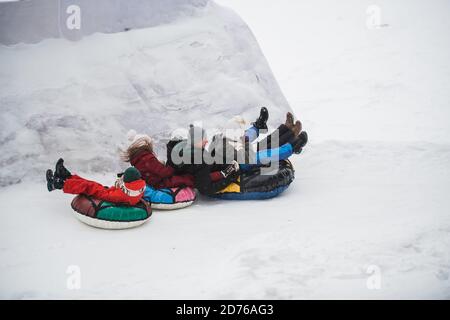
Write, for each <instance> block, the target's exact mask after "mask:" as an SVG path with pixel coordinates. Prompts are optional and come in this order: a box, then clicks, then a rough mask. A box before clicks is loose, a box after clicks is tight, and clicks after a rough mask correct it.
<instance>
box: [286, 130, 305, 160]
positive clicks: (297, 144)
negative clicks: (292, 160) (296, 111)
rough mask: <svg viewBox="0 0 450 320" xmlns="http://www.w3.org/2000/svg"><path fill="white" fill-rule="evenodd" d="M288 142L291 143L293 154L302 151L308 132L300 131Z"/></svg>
mask: <svg viewBox="0 0 450 320" xmlns="http://www.w3.org/2000/svg"><path fill="white" fill-rule="evenodd" d="M289 143H290V144H291V145H292V149H293V151H294V153H295V154H299V153H300V152H302V149H303V147H304V146H305V145H306V143H308V134H307V133H306V131H302V132H301V133H300V134H299V135H298V136H297V137H295V138H292V139H291V141H289Z"/></svg>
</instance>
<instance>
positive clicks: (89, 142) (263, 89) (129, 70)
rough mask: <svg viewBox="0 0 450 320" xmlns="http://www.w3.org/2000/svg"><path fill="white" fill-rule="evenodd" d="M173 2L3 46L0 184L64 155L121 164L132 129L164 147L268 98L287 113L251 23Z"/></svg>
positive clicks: (277, 115)
mask: <svg viewBox="0 0 450 320" xmlns="http://www.w3.org/2000/svg"><path fill="white" fill-rule="evenodd" d="M122 2H123V1H122ZM138 2H139V1H138ZM138 2H135V1H134V2H133V3H135V4H136V3H138ZM164 2H165V1H164ZM181 2H183V4H181ZM151 3H153V4H154V5H155V6H156V8H159V5H158V3H159V2H158V1H152V2H151ZM170 3H172V7H171V8H172V9H173V10H172V11H171V12H172V14H171V16H170V19H169V18H167V17H166V18H164V17H162V18H161V17H155V18H154V19H155V21H156V23H157V25H155V24H154V23H152V22H151V21H150V22H148V24H149V25H152V27H148V28H142V29H133V30H130V31H128V32H118V33H94V34H92V35H89V36H86V37H82V38H81V39H80V40H79V41H70V40H68V39H64V38H60V39H46V40H43V41H41V42H39V43H36V44H23V43H22V44H16V45H13V46H0V87H1V88H2V90H1V91H0V106H1V108H2V112H1V116H0V117H1V118H0V119H1V122H2V124H3V125H2V127H1V129H0V147H1V150H2V153H1V155H0V163H1V166H0V186H5V185H8V184H11V183H17V182H20V181H23V180H24V179H36V177H41V175H42V173H43V172H44V170H45V169H46V168H48V167H49V166H50V165H51V164H53V163H54V161H55V160H56V159H57V158H58V157H59V156H63V157H64V158H65V159H66V160H67V164H68V165H69V167H70V168H72V169H76V170H80V171H83V172H93V171H94V172H111V171H116V170H120V169H121V167H122V168H123V166H124V164H122V163H120V161H119V158H118V153H117V151H118V147H119V146H121V145H123V143H125V142H126V133H127V132H128V131H129V130H130V129H134V130H136V131H137V132H138V133H145V134H148V135H150V136H151V137H152V138H153V139H154V141H155V143H156V146H157V151H158V152H159V153H160V154H163V153H164V152H163V149H162V147H163V142H165V141H166V140H167V139H168V138H169V137H170V133H171V132H172V131H173V130H175V129H178V128H186V127H187V126H188V125H189V124H190V123H193V122H196V121H202V122H203V125H204V126H205V127H206V128H207V129H208V128H217V127H220V126H221V125H223V124H224V123H226V121H227V120H228V119H230V118H232V117H233V116H235V115H238V114H239V115H242V116H243V117H244V118H245V119H247V120H253V119H254V118H255V117H256V116H257V114H258V112H259V106H261V105H265V106H268V107H269V108H270V111H271V119H270V122H271V123H272V124H273V125H276V124H277V123H278V122H279V121H281V120H282V118H283V115H284V114H285V112H286V111H288V110H290V107H289V105H288V103H287V101H286V99H285V98H284V96H283V94H282V92H281V90H280V88H279V86H278V84H277V82H276V80H275V78H274V76H273V74H272V72H271V70H270V68H269V66H268V64H267V61H266V59H265V58H264V56H263V54H262V52H261V50H260V48H259V46H258V44H257V42H256V40H255V38H254V37H253V35H252V33H251V31H250V30H249V28H248V27H247V25H246V24H245V23H244V22H243V21H242V20H241V19H240V18H239V17H238V16H237V15H236V14H235V13H234V12H232V11H231V10H229V9H226V8H223V7H221V6H219V5H217V4H215V3H214V2H206V1H203V2H202V1H171V2H170ZM1 5H2V6H3V5H5V4H1ZM114 8H116V9H117V8H118V9H117V10H119V9H120V8H121V6H120V5H117V6H116V7H114ZM92 9H93V8H92ZM101 9H102V6H99V8H98V10H101ZM145 9H146V10H148V7H147V6H146V7H145ZM176 10H178V11H179V13H180V12H181V13H180V14H176V13H174V11H176ZM143 11H145V10H143ZM92 14H93V13H92V12H91V15H92ZM98 14H100V13H99V12H98ZM161 14H162V15H163V16H164V14H163V13H161ZM111 15H112V14H110V16H111ZM124 15H125V18H126V14H124ZM1 18H2V19H3V18H4V17H3V16H1ZM125 18H124V20H126V19H125ZM136 20H137V21H140V19H136ZM169 20H170V22H168V21H169ZM2 23H3V22H0V25H2ZM123 26H124V24H121V25H120V27H123ZM140 26H141V25H140ZM140 26H139V27H140ZM114 28H115V27H114ZM114 28H113V30H112V31H115V30H116V29H114ZM100 29H101V30H100V31H105V30H104V29H105V28H104V27H101V28H100ZM6 32H7V31H6Z"/></svg>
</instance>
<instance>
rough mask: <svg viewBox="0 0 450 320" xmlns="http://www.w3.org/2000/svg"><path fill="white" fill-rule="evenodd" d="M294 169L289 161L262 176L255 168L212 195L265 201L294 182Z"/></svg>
mask: <svg viewBox="0 0 450 320" xmlns="http://www.w3.org/2000/svg"><path fill="white" fill-rule="evenodd" d="M294 178H295V175H294V168H293V167H292V164H291V162H290V161H289V160H282V161H280V162H279V167H278V169H275V170H274V171H272V172H269V174H268V173H267V172H265V174H261V168H254V169H251V170H249V171H247V172H244V173H242V174H241V176H240V177H239V179H238V180H237V181H236V182H234V183H231V184H229V185H228V186H227V187H226V188H225V189H223V190H221V191H219V192H217V193H216V194H214V195H212V197H213V198H218V199H224V200H263V199H270V198H274V197H276V196H278V195H279V194H281V193H282V192H283V191H285V190H286V189H287V188H288V187H289V185H290V184H291V182H292V181H294Z"/></svg>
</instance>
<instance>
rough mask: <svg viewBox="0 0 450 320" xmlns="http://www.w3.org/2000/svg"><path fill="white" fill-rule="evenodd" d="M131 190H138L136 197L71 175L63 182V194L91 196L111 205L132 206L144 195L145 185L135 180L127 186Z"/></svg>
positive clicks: (115, 188) (118, 189) (141, 181)
mask: <svg viewBox="0 0 450 320" xmlns="http://www.w3.org/2000/svg"><path fill="white" fill-rule="evenodd" d="M127 186H129V187H130V188H132V189H133V190H139V189H141V190H140V191H142V192H137V195H136V196H129V195H127V194H125V193H124V192H123V191H122V189H120V188H117V187H109V188H107V187H104V186H103V185H101V184H100V183H97V182H95V181H90V180H86V179H83V178H81V177H79V176H77V175H73V176H71V177H70V178H68V179H67V180H66V181H65V182H64V187H63V191H64V193H71V194H85V195H88V196H92V197H94V198H95V199H99V200H103V201H108V202H113V203H127V204H129V205H132V206H134V205H135V204H137V203H138V202H139V200H141V198H142V196H143V195H144V192H143V190H144V188H145V183H144V181H143V180H136V181H133V182H130V183H128V184H127Z"/></svg>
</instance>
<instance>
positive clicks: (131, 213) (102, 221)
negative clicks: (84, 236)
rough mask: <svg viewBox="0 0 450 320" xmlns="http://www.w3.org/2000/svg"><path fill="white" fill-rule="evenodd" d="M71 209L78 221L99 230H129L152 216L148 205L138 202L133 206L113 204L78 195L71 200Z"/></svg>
mask: <svg viewBox="0 0 450 320" xmlns="http://www.w3.org/2000/svg"><path fill="white" fill-rule="evenodd" d="M71 206H72V209H73V210H74V214H75V216H76V217H77V219H79V220H80V221H82V222H84V223H86V224H88V225H90V226H92V227H96V228H101V229H129V228H134V227H137V226H140V225H141V224H144V223H145V222H147V220H149V219H150V216H151V215H152V209H151V207H150V204H149V203H147V202H145V201H140V202H139V203H137V204H136V205H135V206H129V205H124V204H114V203H110V202H106V201H101V200H97V199H94V198H92V197H89V196H86V195H82V194H80V195H78V196H76V197H75V198H74V199H73V200H72V204H71Z"/></svg>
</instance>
